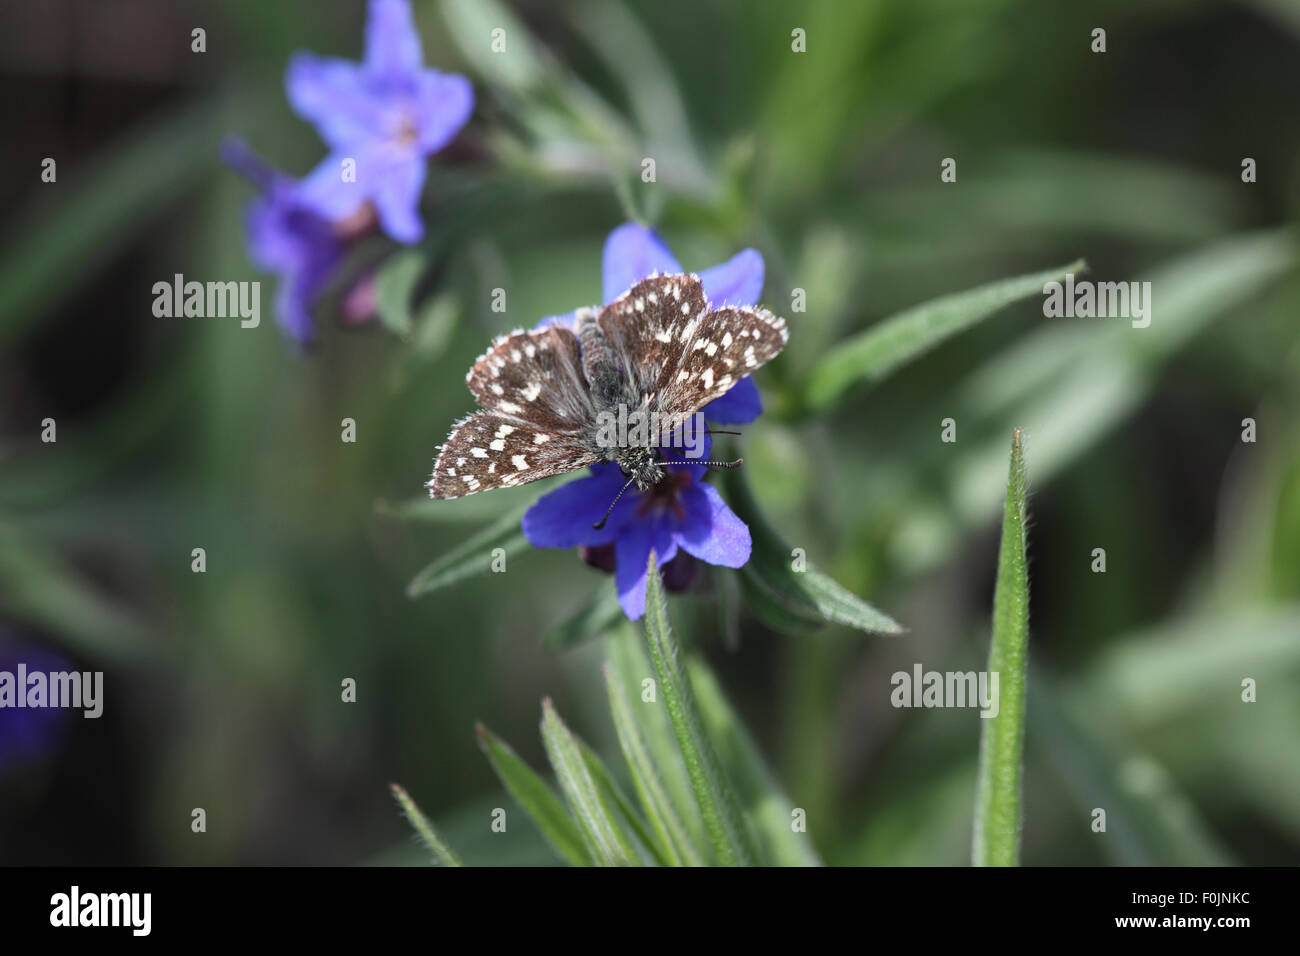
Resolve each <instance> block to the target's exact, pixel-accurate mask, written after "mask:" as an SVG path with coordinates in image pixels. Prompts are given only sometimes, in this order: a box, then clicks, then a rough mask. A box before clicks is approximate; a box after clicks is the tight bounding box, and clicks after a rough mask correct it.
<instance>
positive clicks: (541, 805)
mask: <svg viewBox="0 0 1300 956" xmlns="http://www.w3.org/2000/svg"><path fill="white" fill-rule="evenodd" d="M474 729H475V731H476V732H477V734H478V742H479V747H481V748H482V750H483V753H485V754H486V755H487V758H488V761H489V762H490V763H491V764H492V769H493V770H495V771H496V775H497V776H498V777H499V778H500V779H501V783H502V784H503V785H504V786H505V788H506V790H507V791H509V793H510V796H512V797H514V800H515V803H517V804H519V806H520V807H521V808H522V809H523V811H524V812H525V813H526V814H528V816H529V817H530V818H531V819H532V821H533V822H534V823H536V824H537V829H538V830H540V831H541V833H542V836H543V837H544V838H545V840H546V842H547V843H549V844H550V845H551V848H552V849H553V850H555V852H556V853H558V854H559V855H560V858H561V859H564V860H567V861H568V862H569V863H570V864H572V865H573V866H590V865H591V862H592V860H591V856H590V855H589V854H588V853H587V847H586V843H585V842H584V840H583V838H582V831H580V830H579V829H578V825H577V824H576V823H575V822H574V820H573V817H572V816H570V815H569V811H568V810H566V809H565V807H564V804H563V803H562V802H561V801H560V798H559V797H557V796H556V795H555V793H554V791H552V790H551V788H550V787H549V786H547V784H546V781H545V780H543V779H542V778H541V777H539V776H538V775H537V773H536V772H535V771H534V770H533V768H532V767H530V766H528V764H526V763H524V762H523V761H522V760H521V759H519V755H518V754H516V753H515V752H514V751H513V750H511V749H510V746H509V745H508V744H507V743H506V742H505V741H504V740H502V739H501V738H500V737H498V736H497V735H496V734H494V733H492V731H490V730H488V729H487V728H486V727H484V726H483V725H482V724H479V725H478V726H476V727H475V728H474Z"/></svg>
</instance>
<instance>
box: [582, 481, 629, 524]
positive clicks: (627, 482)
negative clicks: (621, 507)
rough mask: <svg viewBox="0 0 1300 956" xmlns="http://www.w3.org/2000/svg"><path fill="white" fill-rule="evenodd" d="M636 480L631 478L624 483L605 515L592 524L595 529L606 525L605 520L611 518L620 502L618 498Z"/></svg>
mask: <svg viewBox="0 0 1300 956" xmlns="http://www.w3.org/2000/svg"><path fill="white" fill-rule="evenodd" d="M635 480H636V479H635V478H629V479H628V480H627V481H625V482H624V483H623V487H622V488H620V489H619V490H618V494H616V495H615V496H614V500H613V501H611V502H610V503H609V507H608V508H606V509H605V517H603V518H601V519H600V520H599V521H597V522H596V523H595V524H594V525H592V526H591V527H592V528H593V529H594V530H596V531H599V530H600V529H601V528H603V527H605V522H606V521H608V520H609V516H610V515H611V514H612V513H613V511H614V506H615V505H616V504H618V499H620V498H622V497H623V492H625V491H627V486H628V485H630V484H632V482H634V481H635Z"/></svg>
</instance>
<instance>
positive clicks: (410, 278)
mask: <svg viewBox="0 0 1300 956" xmlns="http://www.w3.org/2000/svg"><path fill="white" fill-rule="evenodd" d="M424 267H425V261H424V256H423V254H421V253H420V252H418V251H416V250H414V249H406V250H403V251H402V252H399V253H397V254H396V255H394V256H393V257H392V258H391V259H389V260H388V261H387V262H386V263H384V265H383V268H381V269H380V270H379V273H378V274H377V275H376V276H375V299H376V303H377V306H378V308H379V319H380V321H381V322H383V323H384V325H386V326H388V328H390V329H392V330H393V331H394V332H396V333H397V334H398V335H400V336H402V337H403V338H406V337H407V336H408V335H410V334H411V329H412V327H413V325H414V321H415V320H414V319H413V318H412V316H411V298H412V295H413V293H414V292H415V285H416V283H417V282H419V281H420V276H421V275H422V274H423V272H424Z"/></svg>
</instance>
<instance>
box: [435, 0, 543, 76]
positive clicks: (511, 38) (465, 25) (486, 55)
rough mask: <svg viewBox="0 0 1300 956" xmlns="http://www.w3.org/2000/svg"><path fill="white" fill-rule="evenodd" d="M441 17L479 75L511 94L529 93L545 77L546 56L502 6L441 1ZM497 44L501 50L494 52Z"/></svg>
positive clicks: (487, 1) (480, 0)
mask: <svg viewBox="0 0 1300 956" xmlns="http://www.w3.org/2000/svg"><path fill="white" fill-rule="evenodd" d="M442 16H443V19H444V20H445V21H446V23H447V29H448V32H449V33H450V34H451V37H452V39H453V40H455V41H456V45H457V46H459V47H460V49H461V52H462V53H464V54H465V57H466V59H468V60H469V61H470V62H471V63H473V64H474V67H475V69H476V70H477V72H478V73H479V74H480V75H482V76H484V77H487V78H488V79H490V80H492V81H493V82H494V83H496V84H498V85H500V86H502V87H504V88H505V89H507V90H510V91H511V92H513V93H526V92H529V91H530V90H532V89H533V88H535V87H536V86H538V85H539V84H540V83H541V82H542V80H543V78H544V77H545V76H546V72H547V70H546V59H547V58H546V55H545V53H544V52H543V51H542V50H541V48H540V47H538V46H537V43H536V40H535V39H534V38H533V35H532V32H531V31H530V30H529V29H528V28H527V27H526V26H524V24H523V22H522V21H521V20H520V19H519V18H518V17H516V16H515V15H514V13H513V11H511V9H510V8H509V7H508V6H507V5H505V4H504V3H498V2H497V0H443V2H442ZM498 30H499V31H500V32H499V33H498V32H497V31H498ZM498 40H499V41H500V43H501V44H504V46H501V47H499V48H495V47H494V46H493V44H494V43H496V42H497V41H498Z"/></svg>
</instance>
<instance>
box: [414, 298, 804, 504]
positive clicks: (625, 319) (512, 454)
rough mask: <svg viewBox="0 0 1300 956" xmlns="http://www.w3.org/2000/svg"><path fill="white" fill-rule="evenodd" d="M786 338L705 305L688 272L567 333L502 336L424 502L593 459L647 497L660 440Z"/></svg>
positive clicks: (583, 313)
mask: <svg viewBox="0 0 1300 956" xmlns="http://www.w3.org/2000/svg"><path fill="white" fill-rule="evenodd" d="M786 338H787V336H786V330H785V322H784V320H782V319H779V318H777V317H775V316H773V315H772V314H771V313H770V312H767V311H765V310H762V309H751V308H742V307H724V308H721V309H713V308H711V307H710V306H709V304H708V303H707V301H706V300H705V298H704V291H703V288H702V286H701V284H700V281H699V278H698V277H697V276H693V275H691V276H688V275H670V276H667V275H666V276H651V277H650V278H648V279H643V280H642V281H640V282H638V283H637V284H636V285H634V286H633V287H632V288H631V289H629V290H628V291H627V292H626V293H624V294H623V295H622V296H620V297H619V298H618V299H617V300H615V301H614V302H612V303H610V304H609V305H607V306H605V307H603V308H601V309H599V310H597V309H580V310H579V311H578V313H577V315H576V317H575V321H574V328H573V330H569V329H568V328H565V327H564V326H561V325H552V326H549V327H546V328H541V329H534V330H532V331H522V330H517V331H515V332H512V333H510V334H509V335H504V336H501V337H499V338H498V339H497V340H496V341H495V342H493V344H492V347H491V348H490V349H489V350H488V351H487V352H486V353H484V354H483V355H482V356H480V357H479V359H478V360H477V361H476V362H475V363H474V365H473V367H472V368H471V369H470V372H469V374H468V375H467V376H466V384H467V385H468V386H469V388H470V391H471V392H472V393H473V394H474V397H475V398H476V399H477V400H478V403H479V405H480V406H481V408H482V410H481V411H479V412H476V413H474V414H472V415H470V416H469V417H468V418H465V419H462V420H461V421H459V422H457V423H456V425H455V426H454V427H453V429H452V432H451V435H450V436H449V437H448V439H447V442H446V443H445V444H444V445H443V446H442V447H441V449H440V452H439V455H438V459H437V462H436V463H435V465H434V471H433V477H432V479H431V480H430V481H429V483H428V488H429V492H430V495H431V496H432V497H434V498H456V497H460V496H462V495H470V494H475V493H477V492H479V491H486V490H489V489H491V488H498V487H511V486H514V485H518V484H522V483H524V482H528V481H535V480H537V479H539V478H546V477H550V476H551V475H557V474H562V473H564V472H568V471H574V470H576V469H578V468H583V467H585V466H587V465H592V464H596V463H598V462H602V461H604V462H615V463H617V464H618V465H619V467H620V468H621V469H622V471H623V473H624V475H626V476H627V477H629V478H630V479H632V480H633V481H635V483H636V485H637V487H638V489H639V490H641V491H647V490H649V489H650V488H653V487H655V486H656V485H657V484H658V483H659V482H660V481H662V480H663V478H664V477H665V474H666V473H665V470H664V467H663V462H661V461H660V459H659V455H658V449H659V448H660V446H661V445H662V444H664V443H665V439H666V436H667V435H669V434H670V433H671V432H673V431H674V430H675V429H676V428H677V427H678V426H680V425H682V424H683V423H684V422H685V421H686V420H687V419H688V418H689V417H690V416H693V415H695V413H697V412H699V411H700V409H702V408H703V407H704V406H705V405H707V404H708V403H709V402H711V401H713V400H714V399H715V398H719V397H721V396H722V395H723V394H725V393H726V392H727V391H728V390H729V389H730V388H731V386H732V385H734V384H735V383H736V382H737V381H739V380H740V379H741V378H743V377H744V376H745V375H748V374H749V373H751V372H752V371H754V370H755V369H757V368H758V367H759V366H761V365H763V364H764V363H766V362H767V361H770V360H771V359H772V358H774V357H775V356H776V355H777V353H779V352H780V351H781V349H782V348H783V347H784V345H785V342H786ZM611 422H617V423H618V424H619V426H620V427H619V428H618V429H617V431H616V432H612V431H611V429H610V427H609V426H610V424H611ZM629 422H631V423H633V427H632V428H631V429H630V430H629V429H628V427H626V426H627V425H628V423H629ZM661 426H662V427H661ZM676 457H680V456H676Z"/></svg>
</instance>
